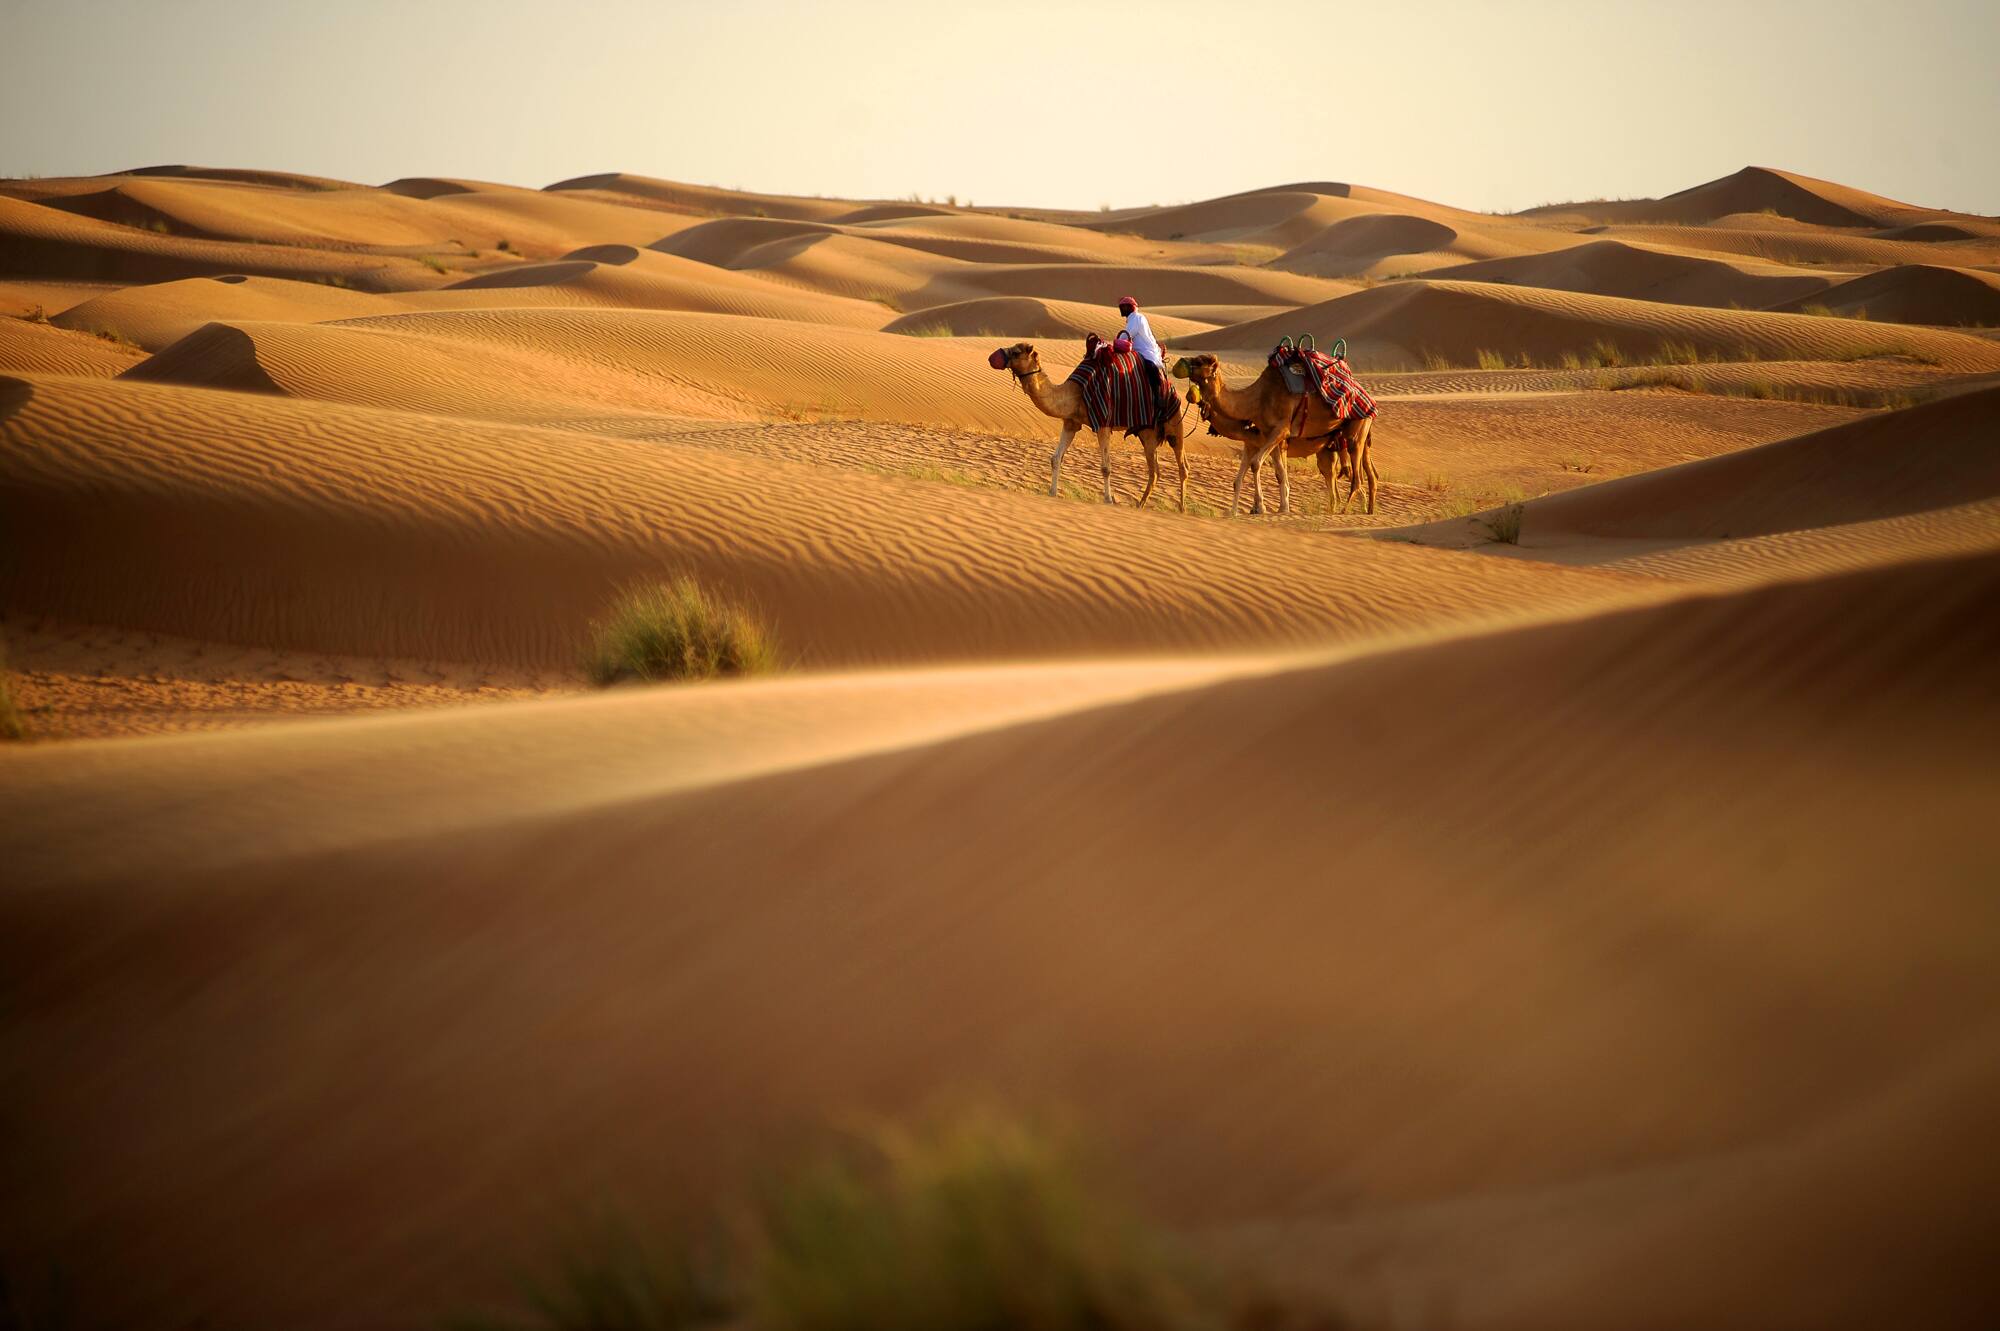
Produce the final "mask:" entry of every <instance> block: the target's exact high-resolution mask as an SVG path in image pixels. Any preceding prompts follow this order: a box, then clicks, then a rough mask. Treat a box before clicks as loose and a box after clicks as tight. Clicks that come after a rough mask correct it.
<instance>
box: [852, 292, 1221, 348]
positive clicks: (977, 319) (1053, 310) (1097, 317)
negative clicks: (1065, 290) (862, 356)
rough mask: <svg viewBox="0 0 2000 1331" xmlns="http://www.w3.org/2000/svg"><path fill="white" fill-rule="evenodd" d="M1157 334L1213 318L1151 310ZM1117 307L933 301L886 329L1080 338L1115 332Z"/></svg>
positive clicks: (1028, 299)
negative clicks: (1181, 315)
mask: <svg viewBox="0 0 2000 1331" xmlns="http://www.w3.org/2000/svg"><path fill="white" fill-rule="evenodd" d="M1148 322H1150V323H1151V324H1152V326H1153V333H1154V335H1155V336H1156V337H1159V338H1161V339H1162V340H1168V339H1172V338H1178V337H1186V336H1188V335H1190V334H1193V333H1205V332H1208V331H1210V330H1212V329H1213V328H1214V327H1215V324H1214V323H1213V322H1204V321H1198V320H1194V319H1183V318H1179V317H1177V316H1175V315H1171V314H1164V313H1153V314H1151V315H1149V316H1148ZM1120 326H1121V325H1120V321H1119V318H1118V313H1117V311H1116V310H1113V309H1107V308H1106V307H1105V306H1103V305H1095V304H1091V305H1087V304H1084V303H1083V302H1081V301H1074V300H1040V299H1037V298H1035V297H1033V296H987V297H983V298H981V299H979V300H961V301H955V302H952V303H951V304H947V305H930V306H926V307H925V308H923V309H921V310H918V311H917V312H916V313H914V314H906V315H903V316H902V317H901V318H899V319H895V320H892V321H890V322H889V323H887V324H885V325H883V331H884V332H888V333H916V334H920V335H926V336H941V335H950V336H953V337H987V336H993V337H1007V338H1037V337H1039V338H1056V339H1061V340H1062V341H1063V342H1064V343H1071V342H1080V341H1081V340H1082V339H1083V337H1084V335H1085V334H1087V333H1096V334H1097V335H1098V336H1100V337H1110V336H1112V335H1114V334H1115V333H1116V332H1117V330H1118V328H1119V327H1120Z"/></svg>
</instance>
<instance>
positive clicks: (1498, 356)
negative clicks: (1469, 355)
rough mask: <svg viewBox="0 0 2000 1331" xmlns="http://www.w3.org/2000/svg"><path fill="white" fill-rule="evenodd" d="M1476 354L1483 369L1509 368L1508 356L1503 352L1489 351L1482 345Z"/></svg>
mask: <svg viewBox="0 0 2000 1331" xmlns="http://www.w3.org/2000/svg"><path fill="white" fill-rule="evenodd" d="M1474 355H1475V357H1476V359H1477V360H1478V363H1479V368H1480V369H1482V370H1504V369H1506V368H1507V357H1506V356H1505V355H1504V354H1502V353H1501V352H1498V351H1488V350H1486V349H1485V348H1484V347H1482V348H1480V350H1479V351H1477V352H1476V353H1474Z"/></svg>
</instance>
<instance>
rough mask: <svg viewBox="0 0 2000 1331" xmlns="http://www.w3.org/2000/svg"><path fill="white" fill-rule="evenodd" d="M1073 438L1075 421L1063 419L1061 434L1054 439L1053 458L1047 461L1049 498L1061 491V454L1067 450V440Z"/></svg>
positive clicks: (1074, 436) (1074, 435)
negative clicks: (1054, 452)
mask: <svg viewBox="0 0 2000 1331" xmlns="http://www.w3.org/2000/svg"><path fill="white" fill-rule="evenodd" d="M1074 438H1076V422H1075V421H1064V422H1063V425H1062V436H1061V437H1060V438H1059V439H1057V440H1056V455H1055V459H1054V461H1052V462H1050V463H1049V498H1051V499H1054V498H1055V497H1056V496H1057V495H1059V494H1061V493H1062V458H1063V454H1064V453H1067V452H1068V451H1069V441H1070V440H1072V439H1074Z"/></svg>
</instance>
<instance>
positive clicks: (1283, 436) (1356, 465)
mask: <svg viewBox="0 0 2000 1331" xmlns="http://www.w3.org/2000/svg"><path fill="white" fill-rule="evenodd" d="M1174 374H1175V376H1176V377H1180V378H1185V379H1187V381H1188V382H1189V383H1190V384H1192V385H1193V386H1194V387H1195V388H1197V389H1199V390H1200V396H1201V405H1202V407H1203V414H1204V415H1205V416H1206V417H1207V418H1208V420H1209V422H1210V424H1211V425H1216V426H1217V429H1216V433H1218V434H1221V435H1223V436H1224V437H1226V438H1230V439H1235V440H1238V441H1239V442H1241V443H1242V445H1243V461H1242V464H1241V465H1240V466H1239V467H1238V468H1237V469H1236V485H1235V488H1234V489H1233V491H1232V492H1231V495H1230V502H1229V511H1230V513H1231V514H1234V513H1235V512H1236V510H1237V508H1238V507H1239V506H1240V504H1241V502H1242V498H1243V481H1244V479H1245V478H1246V477H1249V478H1251V479H1252V481H1253V486H1252V492H1251V498H1252V501H1253V502H1252V506H1251V509H1250V511H1251V513H1253V514H1256V513H1261V512H1263V511H1264V495H1263V476H1262V468H1263V464H1264V459H1265V458H1267V457H1268V458H1270V459H1271V469H1272V470H1273V471H1274V472H1276V473H1277V477H1278V512H1279V513H1280V514H1286V515H1289V514H1290V513H1291V511H1292V492H1291V483H1290V480H1289V478H1288V477H1287V476H1286V474H1285V458H1286V456H1287V455H1288V454H1289V455H1290V456H1292V457H1314V458H1317V459H1318V461H1319V470H1320V474H1321V475H1322V476H1325V477H1326V482H1327V484H1326V502H1327V511H1328V512H1329V513H1331V512H1333V511H1334V507H1333V500H1334V481H1335V479H1336V478H1337V476H1345V477H1347V478H1348V487H1347V500H1346V502H1345V503H1343V504H1342V505H1341V506H1340V509H1339V511H1340V512H1341V513H1345V512H1347V509H1348V506H1349V505H1351V504H1352V503H1353V502H1354V495H1355V491H1357V490H1358V489H1359V488H1360V486H1361V481H1362V479H1363V478H1365V479H1366V480H1367V482H1368V512H1369V513H1371V514H1372V513H1373V512H1374V511H1375V485H1376V481H1377V479H1378V475H1379V474H1378V473H1377V472H1376V470H1375V459H1374V458H1373V457H1372V456H1371V455H1370V444H1371V443H1372V441H1373V436H1374V425H1375V418H1374V417H1372V416H1364V417H1360V418H1359V419H1348V420H1335V419H1334V418H1333V412H1332V409H1331V408H1329V407H1328V406H1327V404H1326V400H1325V399H1324V398H1322V397H1320V395H1319V394H1318V393H1316V392H1314V391H1313V390H1312V389H1311V388H1310V387H1308V388H1307V389H1306V390H1305V391H1304V392H1303V393H1294V392H1293V391H1292V390H1291V388H1290V387H1289V386H1288V385H1287V384H1286V383H1285V379H1284V376H1283V375H1282V374H1280V373H1279V371H1278V369H1277V368H1276V367H1275V366H1272V365H1268V364H1267V365H1266V366H1265V367H1264V372H1263V373H1262V374H1260V375H1258V376H1257V378H1256V380H1255V381H1254V382H1253V383H1251V385H1250V386H1249V387H1248V388H1243V389H1233V388H1231V387H1229V385H1228V384H1227V383H1226V382H1224V380H1223V378H1222V364H1221V362H1219V361H1218V360H1216V358H1215V357H1213V356H1210V355H1200V356H1188V357H1184V358H1183V359H1181V360H1178V361H1175V362H1174ZM1190 396H1193V394H1190ZM1218 422H1220V423H1221V424H1217V423H1218ZM1225 427H1226V428H1225Z"/></svg>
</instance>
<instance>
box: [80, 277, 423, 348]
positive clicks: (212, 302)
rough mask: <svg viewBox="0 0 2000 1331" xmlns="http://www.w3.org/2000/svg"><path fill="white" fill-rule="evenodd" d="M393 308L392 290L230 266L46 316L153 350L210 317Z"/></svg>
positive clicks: (309, 317)
mask: <svg viewBox="0 0 2000 1331" xmlns="http://www.w3.org/2000/svg"><path fill="white" fill-rule="evenodd" d="M395 308H398V307H397V306H396V305H395V304H394V302H393V298H391V297H386V296H379V295H373V294H370V293H368V292H365V291H350V290H345V289H342V288H339V287H331V286H326V285H324V284H323V283H318V282H299V281H293V280H290V279H287V278H281V277H246V276H244V275H243V274H241V273H235V274H230V275H228V276H224V277H189V278H183V279H181V280H180V281H177V282H157V283H154V284H152V285H150V286H133V287H125V288H123V289H121V290H118V291H114V292H111V293H109V294H108V295H103V296H99V297H97V298H95V299H94V300H87V301H85V302H83V303H82V304H80V305H78V306H76V307H75V308H73V309H70V310H66V311H64V312H63V313H61V314H59V315H57V316H56V317H55V318H54V320H53V321H52V322H53V323H55V324H56V325H57V326H58V327H61V328H74V329H78V330H80V331H83V332H87V333H97V332H104V333H114V334H116V335H118V336H120V337H124V338H129V339H130V340H131V341H133V342H136V343H137V344H138V345H140V346H142V347H144V348H146V349H147V350H148V351H159V350H162V349H164V348H166V347H169V346H172V345H173V344H174V343H175V342H178V341H180V339H182V338H184V337H186V336H187V335H188V334H189V333H192V332H194V331H195V330H197V329H199V328H201V327H202V326H204V325H205V324H209V323H213V322H216V321H218V320H275V321H279V322H284V323H318V322H320V321H322V320H326V319H347V318H353V317H355V316H357V315H367V314H376V313H380V312H381V311H383V310H385V309H395ZM122 368H129V364H128V365H127V366H126V367H122Z"/></svg>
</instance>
